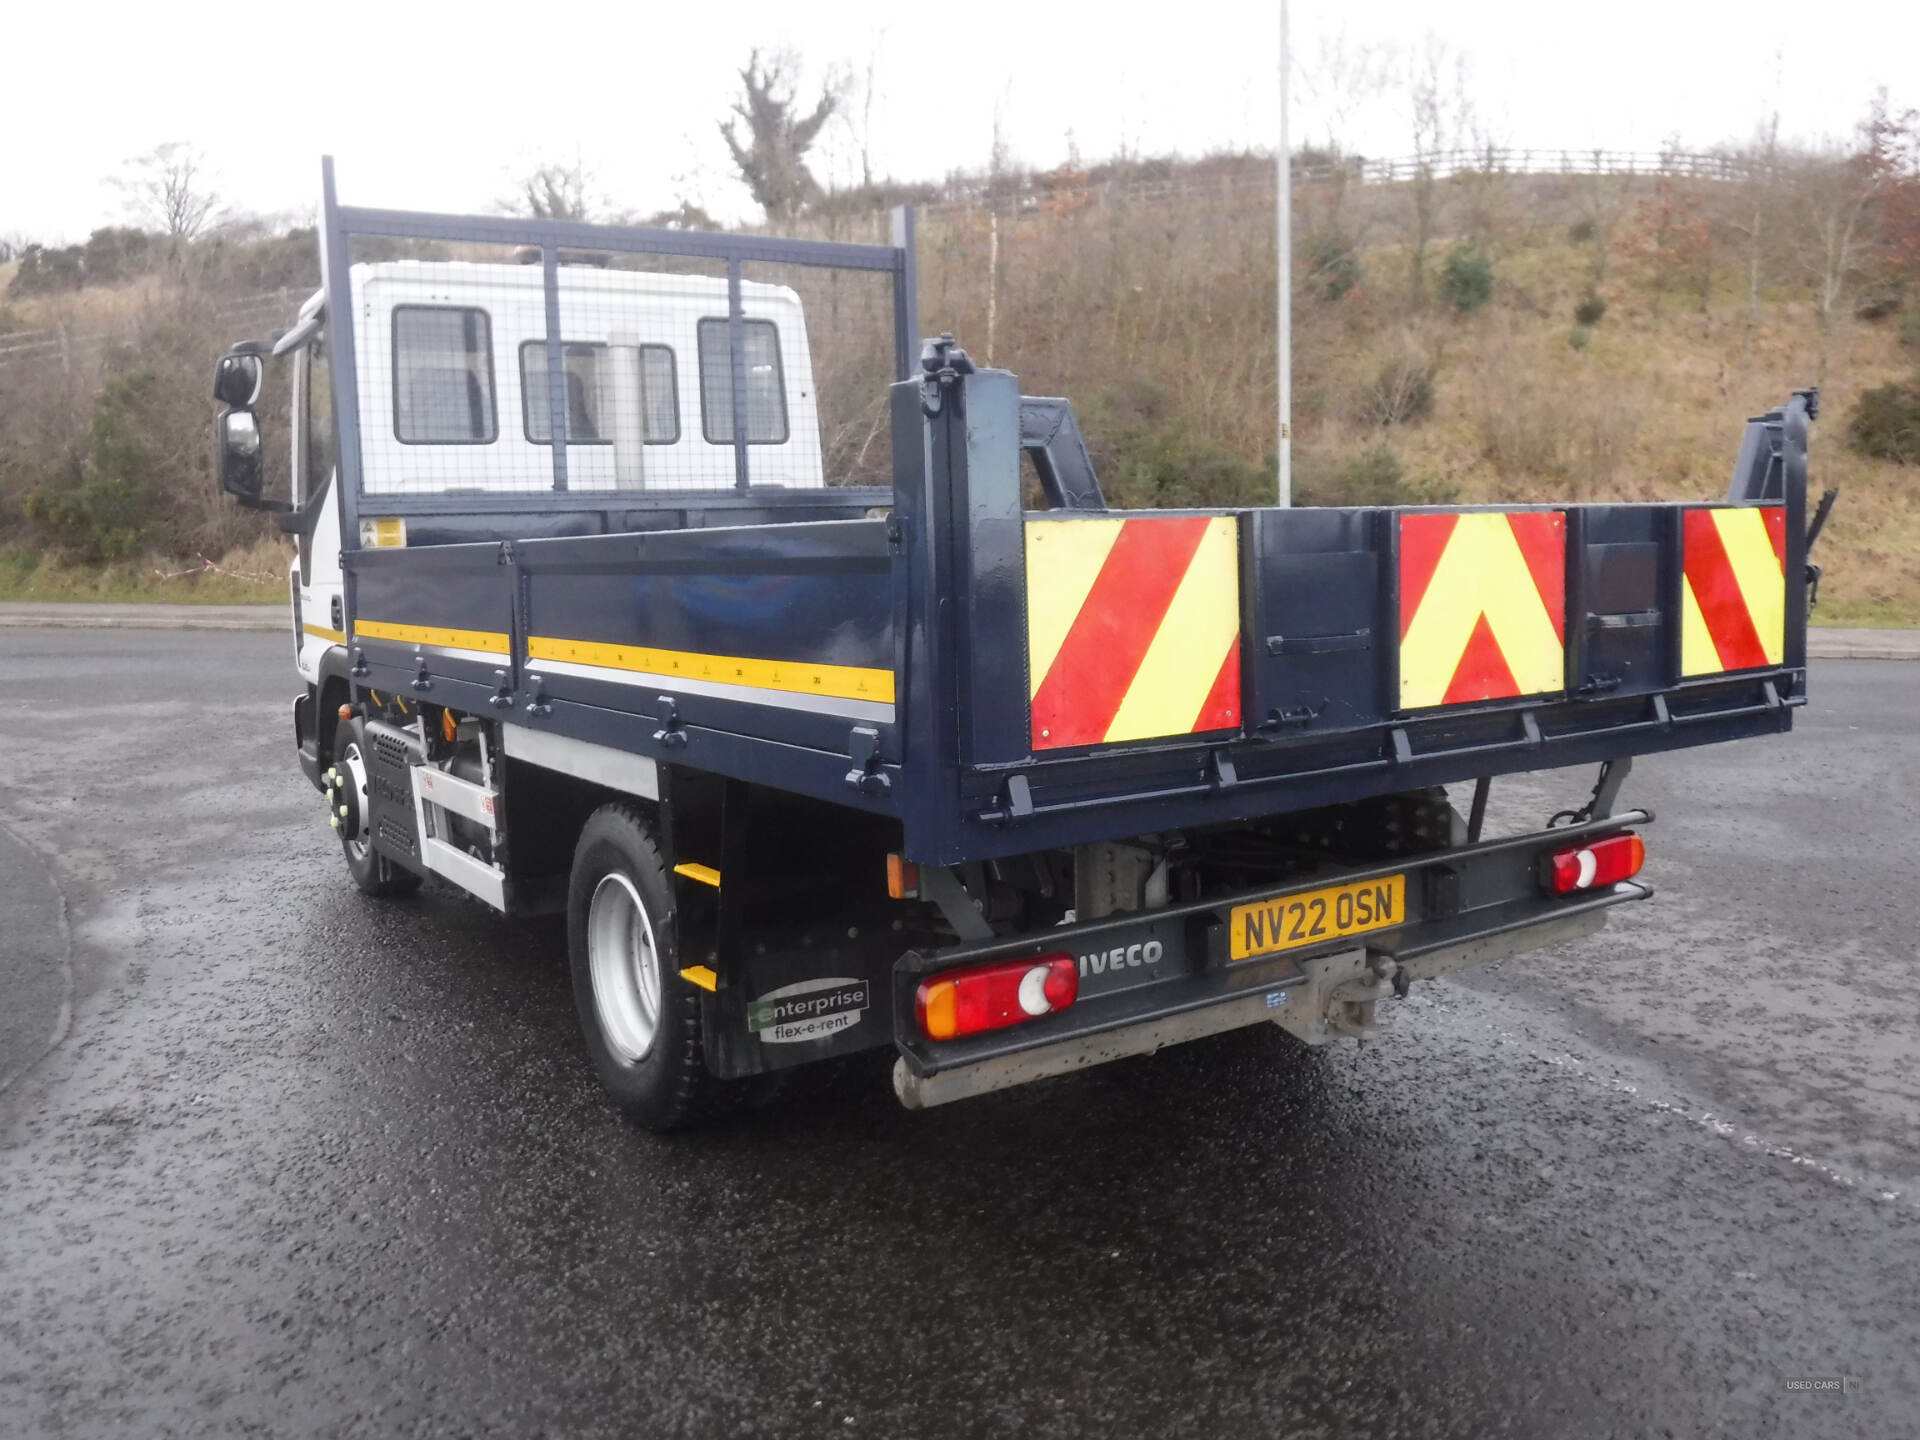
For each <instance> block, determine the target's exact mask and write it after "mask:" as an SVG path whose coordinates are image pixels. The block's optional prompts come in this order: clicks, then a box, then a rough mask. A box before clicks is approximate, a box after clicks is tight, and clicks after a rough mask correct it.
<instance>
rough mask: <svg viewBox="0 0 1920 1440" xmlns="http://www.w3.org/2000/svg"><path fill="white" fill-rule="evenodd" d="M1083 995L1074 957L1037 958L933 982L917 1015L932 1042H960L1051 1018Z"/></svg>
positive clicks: (918, 1002) (921, 993) (970, 969)
mask: <svg viewBox="0 0 1920 1440" xmlns="http://www.w3.org/2000/svg"><path fill="white" fill-rule="evenodd" d="M1079 994H1080V968H1079V966H1078V965H1077V964H1076V963H1075V961H1074V958H1073V957H1072V956H1071V955H1036V956H1035V957H1034V958H1033V959H1031V960H989V961H988V962H987V963H986V964H984V965H963V966H961V967H960V968H959V969H957V970H947V971H944V972H942V973H941V974H938V975H933V976H929V977H928V978H927V979H925V980H922V981H921V982H920V988H919V989H918V990H916V991H915V992H914V996H913V1010H914V1017H915V1018H916V1019H917V1020H918V1021H919V1022H920V1033H921V1034H922V1035H925V1036H926V1037H927V1038H928V1039H929V1040H958V1039H959V1038H961V1037H962V1036H964V1035H980V1034H984V1033H985V1032H986V1031H989V1030H1004V1029H1006V1027H1007V1026H1009V1025H1024V1024H1026V1022H1027V1021H1029V1020H1037V1019H1039V1018H1040V1017H1041V1016H1042V1015H1051V1014H1053V1013H1054V1012H1055V1011H1058V1010H1064V1009H1066V1008H1067V1007H1068V1006H1069V1005H1071V1004H1073V1002H1074V1000H1075V999H1076V998H1077V997H1078V996H1079Z"/></svg>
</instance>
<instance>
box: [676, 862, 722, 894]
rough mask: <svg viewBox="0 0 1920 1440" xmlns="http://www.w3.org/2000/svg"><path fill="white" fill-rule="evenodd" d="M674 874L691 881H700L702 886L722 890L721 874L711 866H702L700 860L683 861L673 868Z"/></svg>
mask: <svg viewBox="0 0 1920 1440" xmlns="http://www.w3.org/2000/svg"><path fill="white" fill-rule="evenodd" d="M673 873H674V874H676V875H684V876H686V877H687V879H689V880H698V881H699V882H700V883H701V884H702V885H711V886H713V888H714V889H716V890H718V889H719V888H720V872H719V871H718V870H716V869H714V868H713V867H712V866H711V865H702V864H701V863H700V862H699V861H698V860H682V861H681V862H680V863H679V864H678V865H676V866H674V867H673Z"/></svg>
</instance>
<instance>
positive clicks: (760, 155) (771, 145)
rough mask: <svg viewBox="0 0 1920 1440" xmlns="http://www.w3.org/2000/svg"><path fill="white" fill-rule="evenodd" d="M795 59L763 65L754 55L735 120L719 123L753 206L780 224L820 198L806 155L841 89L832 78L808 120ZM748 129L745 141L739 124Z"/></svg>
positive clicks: (836, 104)
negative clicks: (798, 87)
mask: <svg viewBox="0 0 1920 1440" xmlns="http://www.w3.org/2000/svg"><path fill="white" fill-rule="evenodd" d="M795 68H796V64H795V62H794V60H793V59H792V58H791V57H790V56H786V55H774V56H770V57H768V58H767V59H765V60H763V59H762V58H761V55H760V52H759V51H758V50H755V51H753V52H752V54H751V55H750V56H749V57H748V59H747V64H746V68H744V69H743V70H741V71H740V83H741V85H742V86H743V87H744V88H745V91H746V93H745V94H744V95H742V96H741V97H740V98H739V99H738V100H736V101H734V102H733V113H734V116H735V119H733V120H723V121H721V122H720V135H721V138H722V139H724V140H725V141H726V142H727V150H728V153H730V154H731V155H732V156H733V163H734V167H735V168H736V169H738V170H739V172H740V178H741V179H742V180H744V181H746V184H747V189H748V191H749V192H750V193H751V194H752V196H753V198H754V202H755V203H756V204H757V205H759V207H760V208H761V209H762V210H763V211H765V212H766V217H767V219H768V220H770V221H773V222H775V223H776V224H777V223H780V222H783V221H788V220H791V219H793V218H794V217H795V216H796V215H798V214H799V213H800V212H801V210H803V209H804V208H805V207H806V206H807V205H808V204H809V203H810V202H811V201H812V200H813V199H814V197H815V196H817V195H818V194H819V193H820V185H819V182H818V181H816V180H815V179H814V178H813V173H812V172H811V171H809V170H808V169H807V164H806V155H807V151H808V150H810V149H811V148H812V147H813V142H814V141H815V140H817V139H819V138H820V131H821V129H822V127H824V126H825V125H826V123H827V121H828V120H830V119H832V118H833V114H834V111H835V110H837V109H838V108H839V105H840V96H841V88H842V87H841V86H840V85H839V84H838V83H837V82H836V81H834V80H833V79H831V78H830V79H829V80H828V82H827V83H826V84H825V85H823V86H822V87H821V91H820V98H819V100H818V101H817V102H816V103H815V104H814V107H813V108H812V109H811V110H809V111H807V112H806V113H805V114H804V115H803V114H801V113H800V111H799V108H798V97H797V96H796V94H795V83H794V80H793V74H792V72H793V70H794V69H795ZM740 124H744V125H745V126H746V138H745V139H744V140H743V139H742V138H741V136H740V132H739V129H738V125H740Z"/></svg>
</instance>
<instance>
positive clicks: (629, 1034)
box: [587, 870, 660, 1065]
mask: <svg viewBox="0 0 1920 1440" xmlns="http://www.w3.org/2000/svg"><path fill="white" fill-rule="evenodd" d="M587 970H588V973H589V975H590V976H591V978H592V980H593V1008H594V1012H595V1013H596V1014H597V1015H598V1016H599V1017H600V1032H601V1034H603V1035H605V1036H606V1039H607V1045H608V1047H609V1048H611V1049H612V1051H613V1053H614V1054H615V1055H617V1056H618V1057H619V1058H620V1059H621V1060H623V1061H625V1062H626V1063H627V1064H629V1065H631V1064H634V1063H636V1062H638V1061H641V1060H644V1059H646V1057H647V1052H648V1051H650V1050H652V1049H653V1040H654V1036H655V1035H656V1034H657V1033H658V1032H659V1029H660V952H659V950H658V948H657V947H656V946H655V945H654V941H653V922H652V921H651V920H649V919H648V918H647V907H646V906H645V905H642V904H641V903H640V892H639V891H637V890H635V889H634V888H633V882H632V881H631V880H629V879H628V878H627V877H626V876H625V875H622V874H621V873H620V872H619V871H617V870H615V871H612V872H610V873H608V874H606V875H603V876H601V877H600V883H599V884H598V885H596V886H594V888H593V900H592V902H591V903H590V904H589V905H588V907H587Z"/></svg>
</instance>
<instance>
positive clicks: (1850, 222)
mask: <svg viewBox="0 0 1920 1440" xmlns="http://www.w3.org/2000/svg"><path fill="white" fill-rule="evenodd" d="M1902 124H1903V122H1902V120H1899V119H1895V118H1893V117H1891V116H1890V115H1889V114H1888V112H1887V95H1886V91H1884V90H1882V91H1881V92H1880V93H1879V95H1877V96H1876V97H1875V99H1874V101H1873V104H1872V107H1871V108H1870V109H1869V111H1868V114H1867V118H1866V119H1865V120H1864V121H1862V122H1861V125H1860V130H1859V141H1858V143H1857V144H1856V145H1855V146H1854V147H1852V148H1850V149H1846V150H1841V149H1837V148H1829V149H1828V150H1826V151H1825V152H1823V153H1816V154H1814V155H1811V156H1809V157H1807V158H1806V159H1804V160H1803V161H1801V162H1800V163H1799V164H1798V165H1797V166H1796V167H1794V173H1793V175H1792V176H1791V182H1790V183H1791V186H1792V191H1793V197H1794V202H1795V203H1794V209H1795V211H1796V212H1797V213H1798V215H1799V217H1800V221H1801V224H1800V229H1799V233H1798V235H1797V237H1796V240H1797V244H1796V245H1795V249H1796V251H1797V254H1798V258H1799V262H1800V265H1801V267H1802V269H1803V270H1804V272H1805V274H1806V276H1807V279H1808V281H1809V283H1810V284H1811V285H1812V287H1813V303H1814V315H1815V317H1816V319H1817V320H1818V328H1819V333H1820V352H1819V361H1818V365H1817V368H1816V373H1815V382H1816V383H1818V384H1825V383H1826V377H1827V359H1828V354H1829V351H1830V349H1831V346H1832V339H1833V330H1834V322H1835V320H1836V319H1837V318H1838V317H1839V316H1840V315H1841V314H1842V313H1843V310H1844V306H1845V303H1846V297H1847V288H1848V286H1849V285H1850V284H1851V283H1852V281H1853V280H1854V279H1855V277H1856V276H1857V275H1858V274H1859V273H1860V270H1861V268H1862V266H1863V264H1864V263H1865V261H1866V259H1867V256H1868V252H1869V251H1870V250H1871V249H1872V248H1873V245H1874V242H1875V240H1876V238H1877V235H1876V231H1875V227H1874V225H1873V224H1872V223H1871V222H1872V218H1873V217H1872V213H1871V212H1872V207H1873V204H1874V202H1875V200H1877V199H1878V198H1879V196H1880V195H1881V193H1882V192H1883V191H1884V190H1886V189H1887V187H1888V186H1889V184H1890V183H1891V182H1892V181H1893V179H1894V178H1895V175H1896V173H1897V171H1896V164H1897V152H1896V149H1895V147H1896V145H1897V144H1898V141H1899V137H1900V135H1901V132H1902Z"/></svg>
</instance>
